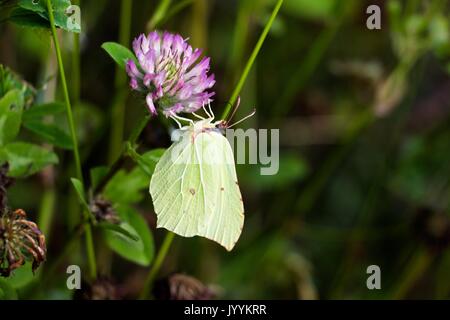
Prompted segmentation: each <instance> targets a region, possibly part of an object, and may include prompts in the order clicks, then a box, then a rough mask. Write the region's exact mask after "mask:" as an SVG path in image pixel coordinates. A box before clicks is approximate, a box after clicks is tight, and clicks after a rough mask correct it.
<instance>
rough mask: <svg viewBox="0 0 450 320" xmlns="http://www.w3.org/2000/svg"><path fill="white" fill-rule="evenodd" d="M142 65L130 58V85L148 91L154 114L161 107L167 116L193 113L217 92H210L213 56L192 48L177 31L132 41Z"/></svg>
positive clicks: (147, 96)
mask: <svg viewBox="0 0 450 320" xmlns="http://www.w3.org/2000/svg"><path fill="white" fill-rule="evenodd" d="M133 50H134V53H135V54H136V57H137V60H138V62H139V65H136V63H135V62H134V61H133V60H128V61H127V64H126V71H127V73H128V75H129V77H130V86H131V88H132V89H133V90H137V91H140V92H143V93H145V94H146V102H147V105H148V108H149V110H150V113H151V114H156V113H157V107H158V109H161V110H162V112H163V113H164V115H166V116H167V117H169V116H174V115H176V114H177V113H180V112H185V113H191V112H195V111H196V110H198V109H200V108H201V107H203V106H204V105H205V104H207V103H208V102H210V98H211V97H212V96H213V95H214V94H215V93H214V92H208V91H207V90H208V89H210V88H211V87H212V86H213V85H214V83H215V80H214V75H213V74H212V75H210V76H208V72H209V62H210V58H208V57H203V59H201V61H200V62H198V63H197V61H198V60H199V58H200V55H201V53H202V51H201V50H200V49H195V50H193V49H192V47H191V46H190V45H189V44H188V43H187V42H186V41H185V40H184V39H183V38H182V37H181V36H180V35H178V34H171V33H169V32H164V33H163V34H162V35H160V34H159V33H158V32H156V31H154V32H151V33H150V34H149V35H148V36H147V37H146V36H145V35H144V34H141V35H140V36H139V37H137V38H136V39H134V41H133Z"/></svg>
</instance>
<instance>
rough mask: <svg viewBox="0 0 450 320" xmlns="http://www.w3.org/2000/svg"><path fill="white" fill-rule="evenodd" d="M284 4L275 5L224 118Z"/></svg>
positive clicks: (226, 115) (280, 1)
mask: <svg viewBox="0 0 450 320" xmlns="http://www.w3.org/2000/svg"><path fill="white" fill-rule="evenodd" d="M282 4H283V0H278V2H277V4H276V5H275V7H274V9H273V11H272V14H271V16H270V18H269V21H268V22H267V24H266V26H265V27H264V30H263V32H262V33H261V36H260V37H259V39H258V42H257V43H256V45H255V48H254V49H253V52H252V54H251V55H250V58H249V59H248V61H247V64H246V65H245V68H244V71H243V72H242V75H241V77H240V79H239V81H238V83H237V85H236V87H235V88H234V91H233V92H232V94H231V98H230V100H229V101H228V104H227V106H226V107H225V110H224V111H223V113H222V119H226V118H227V117H228V115H229V114H230V112H231V108H232V106H233V105H234V104H235V103H236V100H237V98H238V96H239V93H240V92H241V90H242V87H243V86H244V83H245V80H246V79H247V76H248V74H249V72H250V70H251V68H252V66H253V63H254V62H255V60H256V57H257V56H258V53H259V51H260V50H261V47H262V45H263V43H264V40H265V39H266V37H267V34H268V33H269V31H270V28H271V27H272V24H273V22H274V21H275V18H276V17H277V14H278V11H279V10H280V8H281V5H282Z"/></svg>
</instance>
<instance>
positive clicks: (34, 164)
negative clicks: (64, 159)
mask: <svg viewBox="0 0 450 320" xmlns="http://www.w3.org/2000/svg"><path fill="white" fill-rule="evenodd" d="M5 161H7V162H8V163H9V166H10V167H9V170H10V171H9V175H10V176H11V177H25V176H29V175H31V174H34V173H36V172H38V171H40V170H42V169H43V168H45V167H46V166H48V165H51V164H57V163H58V157H57V156H56V154H55V153H53V152H52V151H50V150H47V149H44V148H42V147H39V146H37V145H34V144H30V143H26V142H14V143H9V144H7V145H5V146H3V147H2V148H0V163H3V162H5Z"/></svg>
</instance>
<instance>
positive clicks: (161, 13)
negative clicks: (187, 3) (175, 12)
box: [147, 0, 172, 32]
mask: <svg viewBox="0 0 450 320" xmlns="http://www.w3.org/2000/svg"><path fill="white" fill-rule="evenodd" d="M171 2H172V0H161V1H160V2H159V5H158V7H157V8H156V10H155V13H154V14H153V15H152V17H151V18H150V21H149V22H148V23H147V31H149V32H150V31H152V30H153V29H154V28H155V27H156V26H157V25H158V24H159V23H160V22H161V21H162V20H163V19H164V17H165V16H166V13H167V10H168V9H169V7H170V4H171Z"/></svg>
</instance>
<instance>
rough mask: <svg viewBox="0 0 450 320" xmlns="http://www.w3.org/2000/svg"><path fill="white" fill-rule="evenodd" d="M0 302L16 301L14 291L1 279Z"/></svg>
mask: <svg viewBox="0 0 450 320" xmlns="http://www.w3.org/2000/svg"><path fill="white" fill-rule="evenodd" d="M0 300H17V292H16V290H15V289H14V288H13V287H12V286H11V285H10V284H9V283H8V282H7V281H6V280H5V279H3V278H0Z"/></svg>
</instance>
